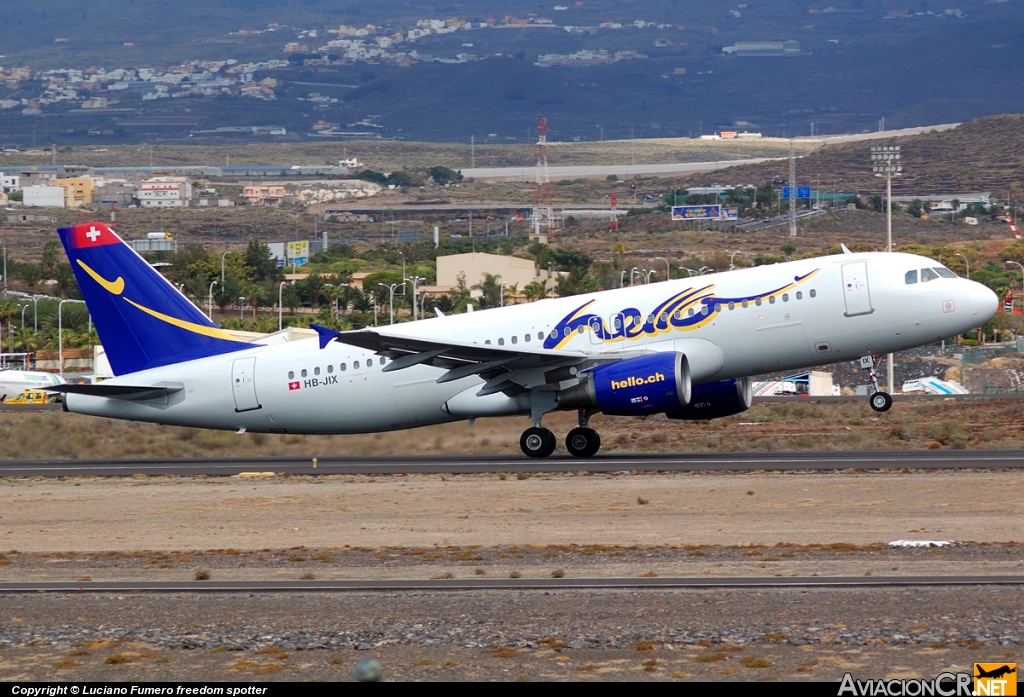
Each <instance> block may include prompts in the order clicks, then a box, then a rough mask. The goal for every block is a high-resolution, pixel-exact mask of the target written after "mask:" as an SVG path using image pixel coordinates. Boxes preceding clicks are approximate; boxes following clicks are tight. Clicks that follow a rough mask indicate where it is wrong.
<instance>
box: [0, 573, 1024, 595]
mask: <svg viewBox="0 0 1024 697" xmlns="http://www.w3.org/2000/svg"><path fill="white" fill-rule="evenodd" d="M1020 585H1024V576H803V577H793V576H790V577H777V576H768V577H754V576H748V577H742V576H737V577H730V576H720V577H697V578H686V577H682V578H576V579H570V578H504V579H502V578H470V579H423V580H415V579H414V580H404V579H372V580H362V579H360V580H325V581H315V580H314V581H283V580H269V581H263V580H260V581H89V582H84V583H82V582H73V581H48V582H47V581H29V582H13V583H12V582H8V583H0V593H58V592H59V593H309V592H334V593H338V592H368V591H381V592H394V591H430V592H438V591H474V590H570V589H571V590H579V589H594V590H601V589H604V590H606V589H637V590H645V589H646V590H652V589H661V590H664V589H694V588H864V587H890V588H891V587H904V588H906V587H921V586H1020Z"/></svg>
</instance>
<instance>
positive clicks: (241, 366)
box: [231, 356, 260, 411]
mask: <svg viewBox="0 0 1024 697" xmlns="http://www.w3.org/2000/svg"><path fill="white" fill-rule="evenodd" d="M231 391H232V393H233V394H234V397H235V411H252V410H253V409H259V408H260V402H259V400H258V399H257V398H256V357H255V356H253V357H252V358H238V359H236V360H235V361H234V362H232V364H231Z"/></svg>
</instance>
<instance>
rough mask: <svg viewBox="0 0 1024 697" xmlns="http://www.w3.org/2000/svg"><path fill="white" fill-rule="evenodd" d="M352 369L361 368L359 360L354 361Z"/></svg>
mask: <svg viewBox="0 0 1024 697" xmlns="http://www.w3.org/2000/svg"><path fill="white" fill-rule="evenodd" d="M352 370H359V361H353V362H352Z"/></svg>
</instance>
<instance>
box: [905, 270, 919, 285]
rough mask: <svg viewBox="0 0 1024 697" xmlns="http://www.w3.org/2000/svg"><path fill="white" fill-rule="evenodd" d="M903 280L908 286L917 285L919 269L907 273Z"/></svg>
mask: <svg viewBox="0 0 1024 697" xmlns="http://www.w3.org/2000/svg"><path fill="white" fill-rule="evenodd" d="M903 278H904V280H905V281H906V282H907V285H908V286H909V285H911V284H914V283H917V269H913V270H911V271H907V275H906V276H904V277H903Z"/></svg>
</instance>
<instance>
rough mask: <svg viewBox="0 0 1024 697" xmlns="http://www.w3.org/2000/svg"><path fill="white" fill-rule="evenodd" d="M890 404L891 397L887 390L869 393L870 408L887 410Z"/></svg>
mask: <svg viewBox="0 0 1024 697" xmlns="http://www.w3.org/2000/svg"><path fill="white" fill-rule="evenodd" d="M891 406H892V397H891V396H889V393H888V392H876V393H874V394H873V395H871V408H872V409H874V410H875V411H889V407H891Z"/></svg>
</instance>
